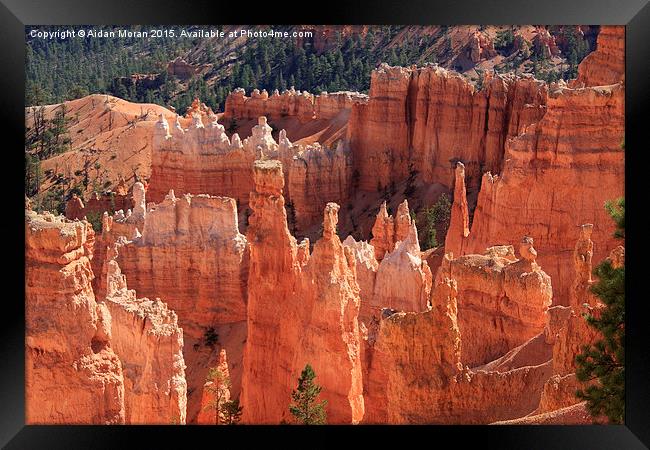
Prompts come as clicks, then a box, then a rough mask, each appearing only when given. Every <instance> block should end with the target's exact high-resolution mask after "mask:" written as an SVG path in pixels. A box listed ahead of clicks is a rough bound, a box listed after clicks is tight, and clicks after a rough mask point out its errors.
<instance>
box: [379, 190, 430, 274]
mask: <svg viewBox="0 0 650 450" xmlns="http://www.w3.org/2000/svg"><path fill="white" fill-rule="evenodd" d="M411 225H412V220H411V215H410V213H409V205H408V200H404V201H403V202H402V203H401V204H400V205H399V207H398V208H397V213H396V214H395V218H393V217H392V216H391V215H389V214H388V210H387V209H386V202H383V203H382V204H381V207H380V208H379V212H378V213H377V219H376V220H375V224H374V225H373V227H372V239H371V240H370V244H371V245H372V246H373V247H374V248H375V255H376V257H377V260H378V261H381V260H382V259H384V255H386V253H388V252H392V251H393V250H395V246H396V245H397V243H398V242H401V241H403V240H404V239H406V237H407V236H408V234H409V233H410V230H411ZM418 251H419V248H418Z"/></svg>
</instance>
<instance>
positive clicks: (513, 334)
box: [438, 247, 553, 367]
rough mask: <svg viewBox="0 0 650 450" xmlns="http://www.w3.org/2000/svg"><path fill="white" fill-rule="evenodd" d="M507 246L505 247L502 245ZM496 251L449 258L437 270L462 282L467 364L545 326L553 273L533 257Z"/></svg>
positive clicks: (492, 355)
mask: <svg viewBox="0 0 650 450" xmlns="http://www.w3.org/2000/svg"><path fill="white" fill-rule="evenodd" d="M504 250H505V249H504ZM508 253H509V254H506V256H505V257H503V256H500V255H497V254H489V253H488V254H485V255H466V256H461V257H459V258H455V259H451V258H448V257H445V258H444V259H443V262H442V265H441V266H440V268H439V269H438V275H439V276H440V275H443V274H444V276H446V277H448V278H450V279H455V280H456V281H457V283H458V325H459V328H460V332H461V337H462V343H463V344H462V347H463V357H462V361H463V364H465V365H469V366H470V367H474V366H478V365H481V364H485V363H487V362H489V361H492V360H494V359H496V358H498V357H499V356H501V355H503V354H505V353H506V352H508V351H509V350H511V349H513V348H514V347H516V346H518V345H520V344H523V343H524V342H526V341H528V340H529V339H530V338H532V337H534V336H535V335H537V334H538V333H540V332H542V331H543V330H544V326H545V325H546V311H547V309H548V307H549V306H550V305H551V300H552V297H553V290H552V288H551V278H550V277H549V276H548V275H547V274H546V273H545V272H544V271H543V270H542V269H541V268H540V267H539V265H538V264H537V263H535V262H534V260H532V261H530V260H527V259H525V258H524V257H523V255H522V257H521V259H519V260H514V261H513V260H512V259H513V257H514V253H513V251H512V247H510V248H509V252H508Z"/></svg>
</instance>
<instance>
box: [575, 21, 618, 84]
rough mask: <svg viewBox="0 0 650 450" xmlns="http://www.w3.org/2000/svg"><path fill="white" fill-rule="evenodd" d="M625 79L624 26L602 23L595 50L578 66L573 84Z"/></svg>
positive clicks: (607, 82) (611, 81) (605, 82)
mask: <svg viewBox="0 0 650 450" xmlns="http://www.w3.org/2000/svg"><path fill="white" fill-rule="evenodd" d="M624 81H625V27H622V26H608V25H602V26H601V27H600V31H599V33H598V40H597V42H596V51H594V52H591V53H590V54H588V55H587V56H586V57H585V59H584V60H583V61H582V62H581V63H580V65H579V66H578V78H577V79H576V80H575V82H574V85H575V86H576V87H580V86H603V85H610V84H616V83H619V82H624Z"/></svg>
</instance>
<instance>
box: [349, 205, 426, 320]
mask: <svg viewBox="0 0 650 450" xmlns="http://www.w3.org/2000/svg"><path fill="white" fill-rule="evenodd" d="M406 216H407V217H408V206H407V209H406ZM409 220H410V218H409ZM397 223H398V222H397V221H396V224H397ZM396 234H397V233H396ZM396 280H399V282H398V283H396ZM431 283H432V275H431V270H430V269H429V265H428V264H427V262H426V261H424V260H422V258H421V254H420V244H419V243H418V233H417V229H416V228H415V223H412V224H411V226H410V228H409V232H408V235H407V236H406V237H405V238H404V239H403V240H401V241H399V243H398V244H397V247H396V248H395V250H394V251H392V252H390V253H388V254H386V256H384V259H382V260H381V263H380V264H379V267H378V269H377V276H376V279H375V283H374V291H373V296H372V298H370V299H367V300H368V301H369V303H370V307H371V308H372V309H375V310H377V309H380V308H391V309H395V310H398V311H415V312H420V311H426V310H427V309H428V306H429V298H430V296H431ZM362 298H363V297H362ZM364 300H366V299H364Z"/></svg>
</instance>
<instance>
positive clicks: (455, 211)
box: [445, 162, 469, 256]
mask: <svg viewBox="0 0 650 450" xmlns="http://www.w3.org/2000/svg"><path fill="white" fill-rule="evenodd" d="M453 198H454V200H453V204H452V206H451V214H450V220H449V228H448V229H447V235H446V236H445V253H451V254H452V255H456V256H461V255H463V254H464V253H465V252H464V249H465V240H466V239H467V237H468V236H469V208H468V206H467V190H466V188H465V166H464V165H463V163H461V162H458V163H456V171H455V178H454V197H453Z"/></svg>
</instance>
